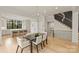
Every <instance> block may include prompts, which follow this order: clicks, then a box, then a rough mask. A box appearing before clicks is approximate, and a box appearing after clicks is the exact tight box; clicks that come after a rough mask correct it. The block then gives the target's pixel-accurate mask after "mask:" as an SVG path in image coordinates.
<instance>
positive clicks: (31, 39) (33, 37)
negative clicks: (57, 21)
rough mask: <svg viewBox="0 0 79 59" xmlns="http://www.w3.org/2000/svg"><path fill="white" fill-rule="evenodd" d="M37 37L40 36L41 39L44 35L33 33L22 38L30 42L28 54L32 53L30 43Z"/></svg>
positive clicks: (31, 44)
mask: <svg viewBox="0 0 79 59" xmlns="http://www.w3.org/2000/svg"><path fill="white" fill-rule="evenodd" d="M39 35H42V38H43V35H44V33H33V34H32V35H28V36H24V37H23V38H25V39H27V40H29V41H30V53H33V43H32V42H33V41H35V40H36V37H38V36H39ZM46 43H47V39H46Z"/></svg>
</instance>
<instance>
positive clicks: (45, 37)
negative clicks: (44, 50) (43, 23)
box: [42, 32, 47, 46]
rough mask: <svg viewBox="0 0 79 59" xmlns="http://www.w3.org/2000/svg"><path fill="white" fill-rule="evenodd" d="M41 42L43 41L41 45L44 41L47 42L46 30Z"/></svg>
mask: <svg viewBox="0 0 79 59" xmlns="http://www.w3.org/2000/svg"><path fill="white" fill-rule="evenodd" d="M42 42H43V46H45V42H46V44H47V32H43V40H42Z"/></svg>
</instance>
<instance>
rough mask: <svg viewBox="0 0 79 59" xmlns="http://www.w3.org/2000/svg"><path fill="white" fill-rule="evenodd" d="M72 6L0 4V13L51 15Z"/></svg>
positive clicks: (33, 15)
mask: <svg viewBox="0 0 79 59" xmlns="http://www.w3.org/2000/svg"><path fill="white" fill-rule="evenodd" d="M73 8H77V9H78V8H79V7H73V6H0V14H15V15H20V16H25V17H30V18H33V17H37V16H39V15H44V16H46V15H51V14H55V13H59V12H64V11H70V10H73Z"/></svg>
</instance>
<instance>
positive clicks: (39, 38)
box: [33, 35, 42, 53]
mask: <svg viewBox="0 0 79 59" xmlns="http://www.w3.org/2000/svg"><path fill="white" fill-rule="evenodd" d="M33 44H34V45H35V46H36V48H37V53H38V52H39V50H38V45H39V44H41V48H42V35H39V36H38V37H36V41H33Z"/></svg>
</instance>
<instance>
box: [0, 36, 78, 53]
mask: <svg viewBox="0 0 79 59" xmlns="http://www.w3.org/2000/svg"><path fill="white" fill-rule="evenodd" d="M7 38H9V37H6V36H5V37H3V40H4V43H3V45H1V46H0V53H15V52H16V47H17V44H16V38H13V43H12V45H11V46H9V47H7V46H6V44H5V42H6V40H7ZM33 52H34V53H36V48H35V47H33ZM78 52H79V45H74V44H72V42H71V41H69V40H64V39H60V38H53V37H50V36H49V37H48V45H46V46H45V47H43V49H41V47H40V46H39V53H78ZM18 53H20V49H19V52H18ZM23 53H30V47H27V48H25V49H24V51H23Z"/></svg>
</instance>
